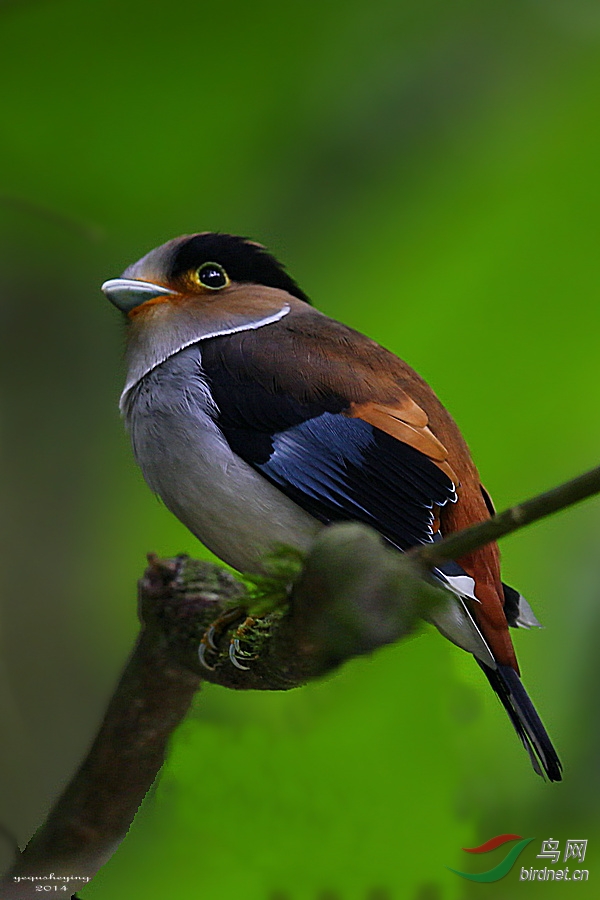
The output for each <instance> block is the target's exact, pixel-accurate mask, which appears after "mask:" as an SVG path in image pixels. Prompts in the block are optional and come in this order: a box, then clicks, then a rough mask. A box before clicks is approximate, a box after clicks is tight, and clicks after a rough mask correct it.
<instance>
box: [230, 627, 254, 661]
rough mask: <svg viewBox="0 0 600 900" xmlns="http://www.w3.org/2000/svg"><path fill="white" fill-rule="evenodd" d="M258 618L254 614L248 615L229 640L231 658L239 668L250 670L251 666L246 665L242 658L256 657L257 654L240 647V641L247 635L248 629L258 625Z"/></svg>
mask: <svg viewBox="0 0 600 900" xmlns="http://www.w3.org/2000/svg"><path fill="white" fill-rule="evenodd" d="M256 621H257V620H256V618H255V617H254V616H246V618H245V619H244V621H243V622H242V624H241V625H239V626H238V628H237V629H236V631H235V633H234V635H233V636H232V638H231V641H230V642H229V659H230V660H231V662H232V663H233V665H234V666H235V667H236V668H237V669H243V670H244V671H248V669H249V668H250V666H245V665H244V664H243V663H242V659H256V656H255V654H253V653H247V652H246V651H245V650H242V649H241V648H240V641H241V640H243V638H244V637H245V636H246V635H247V633H248V631H249V630H250V629H251V628H252V627H253V626H254V625H256Z"/></svg>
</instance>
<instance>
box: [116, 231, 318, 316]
mask: <svg viewBox="0 0 600 900" xmlns="http://www.w3.org/2000/svg"><path fill="white" fill-rule="evenodd" d="M247 285H260V286H262V287H266V288H274V289H277V290H280V291H285V292H286V293H288V294H291V296H292V297H297V298H298V299H299V300H303V301H305V302H309V300H308V297H307V296H306V294H305V293H304V292H303V291H302V290H300V288H299V287H298V285H297V284H296V282H295V281H294V280H293V278H291V277H290V276H289V275H288V274H287V272H286V271H285V269H284V267H283V266H282V265H281V263H279V262H278V261H277V260H276V259H275V257H274V256H272V255H271V254H270V253H268V252H267V251H266V250H265V248H264V247H263V246H262V245H261V244H257V243H255V242H254V241H249V240H247V239H246V238H242V237H236V236H235V235H231V234H218V233H214V232H204V233H202V234H193V235H184V236H183V237H178V238H175V239H174V240H172V241H168V242H167V243H166V244H162V245H161V246H160V247H157V248H156V249H155V250H151V251H150V253H147V254H146V256H143V257H142V258H141V259H140V260H138V261H137V262H136V263H133V265H131V266H129V267H128V268H127V269H125V271H124V272H123V275H122V276H121V277H120V278H111V279H110V280H109V281H106V282H105V283H104V284H103V285H102V290H103V291H104V293H105V294H106V296H107V297H108V299H109V300H110V301H111V302H112V303H114V305H115V306H116V307H118V308H119V309H120V310H122V312H124V313H125V314H126V315H127V317H128V318H129V319H130V320H133V319H134V318H136V317H137V316H139V315H144V314H145V313H147V312H149V311H150V308H151V307H152V306H156V305H158V304H165V303H166V304H175V305H177V304H179V305H180V306H181V305H184V306H189V305H190V304H195V305H197V306H205V305H213V304H215V303H216V304H218V305H219V306H220V307H221V308H223V307H227V305H228V300H229V298H230V297H231V296H232V295H233V296H234V297H236V298H237V295H238V294H239V289H240V287H242V286H247Z"/></svg>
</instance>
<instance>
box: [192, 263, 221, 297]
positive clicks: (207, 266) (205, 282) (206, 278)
mask: <svg viewBox="0 0 600 900" xmlns="http://www.w3.org/2000/svg"><path fill="white" fill-rule="evenodd" d="M192 277H193V279H194V281H195V282H196V283H197V284H199V285H201V286H202V287H204V288H208V290H209V291H220V290H221V289H222V288H224V287H227V285H228V284H229V283H230V281H229V276H228V275H227V272H226V271H225V269H224V268H223V266H220V265H219V263H215V262H205V263H202V265H201V266H199V268H197V269H196V271H195V272H194V274H193V276H192Z"/></svg>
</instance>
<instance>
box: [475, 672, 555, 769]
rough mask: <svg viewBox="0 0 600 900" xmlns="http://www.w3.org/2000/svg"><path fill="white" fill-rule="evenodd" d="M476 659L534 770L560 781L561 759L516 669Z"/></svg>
mask: <svg viewBox="0 0 600 900" xmlns="http://www.w3.org/2000/svg"><path fill="white" fill-rule="evenodd" d="M477 662H478V663H479V665H480V666H481V668H482V669H483V671H484V672H485V674H486V676H487V679H488V681H489V683H490V684H491V686H492V687H493V689H494V691H495V692H496V694H497V695H498V697H499V699H500V702H501V703H502V706H503V707H504V709H505V710H506V712H507V713H508V716H509V718H510V720H511V722H512V723H513V726H514V729H515V731H516V732H517V734H518V735H519V737H520V738H521V740H522V742H523V745H524V747H525V749H526V750H527V752H528V753H529V757H530V759H531V763H532V765H533V768H534V769H535V771H536V772H537V773H538V775H542V777H543V775H544V772H545V773H546V775H547V777H548V779H549V780H550V781H561V779H562V774H561V773H562V765H561V762H560V760H559V758H558V755H557V753H556V750H555V749H554V747H553V746H552V741H551V740H550V738H549V737H548V734H547V732H546V729H545V728H544V726H543V725H542V722H541V719H540V717H539V716H538V714H537V712H536V711H535V708H534V705H533V703H532V702H531V700H530V699H529V696H528V694H527V691H526V690H525V688H524V687H523V685H522V684H521V680H520V678H519V676H518V675H517V673H516V672H515V670H514V669H512V668H511V667H510V666H500V665H499V666H498V667H497V668H496V669H491V668H490V667H489V666H486V665H485V664H484V663H482V662H480V661H479V660H477ZM540 764H541V768H540ZM542 769H543V771H542Z"/></svg>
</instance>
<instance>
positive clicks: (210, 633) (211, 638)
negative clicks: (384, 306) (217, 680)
mask: <svg viewBox="0 0 600 900" xmlns="http://www.w3.org/2000/svg"><path fill="white" fill-rule="evenodd" d="M216 630H217V629H216V628H215V626H214V624H213V625H210V626H209V627H208V629H207V632H206V634H205V635H204V637H205V638H206V640H207V642H208V644H209V646H210V648H211V650H218V649H219V648H218V647H217V645H216V644H215V632H216Z"/></svg>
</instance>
